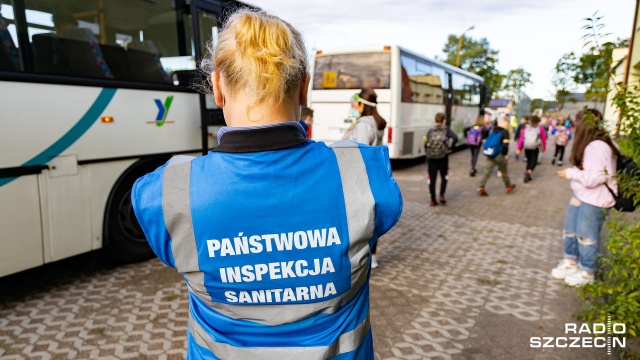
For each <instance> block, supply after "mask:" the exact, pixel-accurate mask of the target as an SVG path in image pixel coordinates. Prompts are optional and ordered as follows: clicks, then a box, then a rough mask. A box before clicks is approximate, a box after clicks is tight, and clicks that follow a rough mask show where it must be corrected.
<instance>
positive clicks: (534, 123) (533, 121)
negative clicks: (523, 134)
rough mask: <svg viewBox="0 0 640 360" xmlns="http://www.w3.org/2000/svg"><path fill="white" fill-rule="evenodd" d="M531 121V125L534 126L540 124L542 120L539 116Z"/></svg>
mask: <svg viewBox="0 0 640 360" xmlns="http://www.w3.org/2000/svg"><path fill="white" fill-rule="evenodd" d="M529 120H531V125H533V126H536V125H538V124H540V118H539V117H538V115H533V116H532V117H531V118H530V119H529Z"/></svg>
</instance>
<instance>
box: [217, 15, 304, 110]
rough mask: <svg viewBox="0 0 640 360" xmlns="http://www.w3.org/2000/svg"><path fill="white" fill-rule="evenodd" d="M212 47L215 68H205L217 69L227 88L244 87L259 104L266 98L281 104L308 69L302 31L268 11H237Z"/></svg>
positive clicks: (234, 89) (299, 82)
mask: <svg viewBox="0 0 640 360" xmlns="http://www.w3.org/2000/svg"><path fill="white" fill-rule="evenodd" d="M209 48H210V49H213V58H212V64H210V65H213V69H204V71H205V72H209V74H210V72H211V70H215V71H217V72H218V73H220V76H221V78H222V80H223V84H224V87H225V90H226V91H228V92H230V93H234V92H235V91H238V90H244V91H245V92H246V93H247V94H248V95H249V96H251V97H252V99H251V100H253V101H254V102H255V103H256V104H260V103H262V102H264V101H266V100H269V101H273V102H275V103H277V104H281V103H282V102H283V101H284V100H285V99H286V98H287V95H289V93H290V92H291V91H292V90H293V89H294V88H295V87H296V86H300V85H301V84H302V83H303V81H304V78H305V75H306V72H307V51H306V49H305V46H304V42H303V40H302V35H301V34H300V32H298V30H296V29H295V28H294V27H293V26H291V25H290V24H289V23H287V22H286V21H284V20H282V19H280V18H278V17H277V16H274V15H271V14H268V13H266V12H264V11H255V10H249V9H240V10H238V11H236V12H235V13H233V14H232V15H231V16H229V18H228V19H227V21H226V23H225V24H224V27H223V30H222V32H221V33H220V35H219V36H218V44H217V45H216V44H210V45H209ZM204 65H205V67H206V63H205V64H204ZM209 67H211V66H209ZM209 77H210V76H209Z"/></svg>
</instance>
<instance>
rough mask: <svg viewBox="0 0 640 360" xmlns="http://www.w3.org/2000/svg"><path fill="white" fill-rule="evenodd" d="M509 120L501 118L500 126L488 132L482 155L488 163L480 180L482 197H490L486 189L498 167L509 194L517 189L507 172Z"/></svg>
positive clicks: (499, 120)
mask: <svg viewBox="0 0 640 360" xmlns="http://www.w3.org/2000/svg"><path fill="white" fill-rule="evenodd" d="M508 127H509V119H508V118H507V117H506V116H501V117H500V118H499V119H498V126H494V127H492V128H491V129H489V131H488V135H487V139H486V140H485V142H484V147H483V150H482V153H483V154H484V155H486V157H487V162H486V165H485V169H484V174H482V179H481V180H480V187H479V188H478V194H480V196H487V195H489V194H488V193H487V191H486V190H485V189H484V187H485V185H487V181H488V180H489V176H490V175H491V172H492V171H493V168H494V167H496V166H497V167H498V170H499V171H501V172H502V181H504V186H505V187H506V188H507V194H511V193H512V192H513V189H514V188H515V187H516V186H515V185H514V184H511V181H510V180H509V172H508V171H507V162H508V160H509V155H508V154H509V132H508V131H507V128H508Z"/></svg>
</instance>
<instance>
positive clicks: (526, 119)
mask: <svg viewBox="0 0 640 360" xmlns="http://www.w3.org/2000/svg"><path fill="white" fill-rule="evenodd" d="M529 119H530V117H529V115H525V116H523V117H522V122H526V121H529Z"/></svg>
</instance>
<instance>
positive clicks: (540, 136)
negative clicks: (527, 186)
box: [516, 115, 547, 183]
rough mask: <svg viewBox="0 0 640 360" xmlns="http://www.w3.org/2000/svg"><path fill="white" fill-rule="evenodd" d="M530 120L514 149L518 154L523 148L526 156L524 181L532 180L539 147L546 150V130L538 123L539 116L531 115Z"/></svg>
mask: <svg viewBox="0 0 640 360" xmlns="http://www.w3.org/2000/svg"><path fill="white" fill-rule="evenodd" d="M530 121H531V124H530V125H527V126H526V127H525V128H524V130H523V131H522V134H521V135H520V139H519V140H518V148H517V151H516V155H520V153H521V152H522V149H523V148H524V157H525V158H527V170H526V171H525V173H524V182H525V183H527V182H529V181H531V180H532V179H531V174H532V173H533V170H535V168H536V165H537V164H538V154H539V153H540V149H542V152H545V151H547V132H546V131H545V130H544V127H542V126H541V125H540V118H539V117H537V116H536V115H533V116H532V117H531V119H530Z"/></svg>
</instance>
